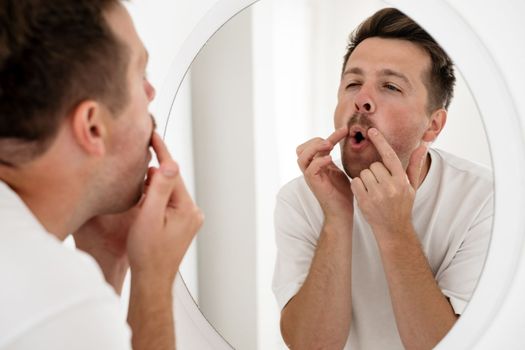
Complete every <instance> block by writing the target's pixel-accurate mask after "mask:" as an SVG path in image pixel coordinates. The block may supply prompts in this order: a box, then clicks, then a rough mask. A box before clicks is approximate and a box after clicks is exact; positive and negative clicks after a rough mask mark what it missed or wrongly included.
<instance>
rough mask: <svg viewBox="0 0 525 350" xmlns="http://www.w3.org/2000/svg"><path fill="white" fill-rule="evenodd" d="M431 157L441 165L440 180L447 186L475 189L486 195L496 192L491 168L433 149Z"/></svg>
mask: <svg viewBox="0 0 525 350" xmlns="http://www.w3.org/2000/svg"><path fill="white" fill-rule="evenodd" d="M431 156H432V161H433V162H434V161H437V162H438V163H439V166H438V167H439V169H440V173H441V174H440V178H441V179H442V181H445V184H446V185H447V186H453V187H454V186H455V187H458V188H459V189H461V188H464V189H469V188H472V187H475V188H477V189H479V190H482V191H483V192H485V193H492V192H493V191H494V189H493V188H494V176H493V172H492V170H491V169H490V168H489V167H487V166H485V165H482V164H479V163H476V162H473V161H470V160H467V159H464V158H461V157H458V156H456V155H453V154H451V153H448V152H445V151H443V150H440V149H431Z"/></svg>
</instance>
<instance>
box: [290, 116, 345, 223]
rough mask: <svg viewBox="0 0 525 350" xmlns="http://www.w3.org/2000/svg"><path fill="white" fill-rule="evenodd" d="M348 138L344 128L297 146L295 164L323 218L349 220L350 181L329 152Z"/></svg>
mask: <svg viewBox="0 0 525 350" xmlns="http://www.w3.org/2000/svg"><path fill="white" fill-rule="evenodd" d="M347 135H348V128H347V127H346V126H345V127H342V128H339V129H337V130H335V131H334V132H333V133H332V134H331V135H330V136H328V138H327V139H326V140H325V139H322V138H315V139H312V140H309V141H307V142H305V143H303V144H302V145H300V146H299V147H297V151H296V152H297V163H298V164H299V167H300V168H301V171H302V172H303V174H304V177H305V180H306V182H307V184H308V186H309V187H310V189H311V190H312V192H313V193H314V195H315V197H316V198H317V200H318V201H319V204H320V205H321V208H322V210H323V212H324V215H325V218H326V219H327V220H329V219H341V218H350V219H352V218H353V196H352V191H351V188H350V181H349V179H348V177H347V176H346V174H345V173H344V172H343V171H341V169H339V168H338V167H337V166H336V165H335V164H334V163H333V161H332V157H331V156H330V152H331V151H332V150H333V149H334V147H335V145H336V144H337V143H338V142H339V141H341V140H342V139H343V138H344V137H346V136H347Z"/></svg>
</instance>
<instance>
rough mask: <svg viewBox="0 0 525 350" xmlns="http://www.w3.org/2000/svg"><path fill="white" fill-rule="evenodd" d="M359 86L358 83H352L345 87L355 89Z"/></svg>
mask: <svg viewBox="0 0 525 350" xmlns="http://www.w3.org/2000/svg"><path fill="white" fill-rule="evenodd" d="M359 85H361V84H360V83H356V82H352V83H350V84H348V85H346V88H347V89H349V88H352V87H356V86H359Z"/></svg>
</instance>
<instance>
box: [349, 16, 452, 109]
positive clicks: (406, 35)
mask: <svg viewBox="0 0 525 350" xmlns="http://www.w3.org/2000/svg"><path fill="white" fill-rule="evenodd" d="M371 37H379V38H385V39H402V40H407V41H410V42H412V43H414V44H416V45H418V46H419V47H421V48H423V49H424V50H425V51H426V52H427V53H428V54H429V55H430V60H431V68H430V72H429V74H428V78H427V79H425V80H426V81H425V85H426V87H427V91H428V97H429V98H428V104H427V109H428V111H429V113H431V112H433V111H434V110H436V109H438V108H445V109H447V108H448V106H449V105H450V101H451V100H452V97H453V95H454V83H455V81H456V78H455V76H454V67H453V63H452V60H451V59H450V57H448V55H447V54H446V52H445V51H444V50H443V49H442V48H441V46H439V44H438V43H437V42H436V41H435V40H434V39H433V38H432V37H431V36H430V35H429V34H428V33H427V32H426V31H425V30H424V29H423V28H421V27H420V26H419V25H418V24H417V23H416V22H414V21H413V20H412V19H411V18H409V17H408V16H406V15H405V14H404V13H402V12H401V11H399V10H397V9H394V8H384V9H382V10H379V11H378V12H376V13H375V14H374V15H372V16H371V17H369V18H368V19H366V20H365V21H364V22H363V23H361V25H360V26H359V27H358V28H357V29H356V30H355V31H354V32H352V34H351V35H350V39H349V42H348V46H347V48H346V50H347V51H346V54H345V56H344V63H343V72H344V69H345V67H346V63H347V61H348V59H349V58H350V55H351V54H352V52H353V51H354V49H355V48H356V47H357V45H359V44H360V43H361V42H362V41H363V40H365V39H368V38H371Z"/></svg>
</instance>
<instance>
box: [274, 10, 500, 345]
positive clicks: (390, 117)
mask: <svg viewBox="0 0 525 350" xmlns="http://www.w3.org/2000/svg"><path fill="white" fill-rule="evenodd" d="M454 82H455V78H454V73H453V67H452V62H451V60H450V59H449V57H448V56H447V55H446V53H445V52H444V51H443V50H442V49H441V48H440V47H439V45H438V44H437V43H436V42H435V41H434V40H433V39H432V38H431V37H430V36H429V35H428V34H427V33H426V32H425V31H424V30H423V29H422V28H421V27H419V26H418V25H417V24H416V23H415V22H413V21H412V20H411V19H409V18H408V17H406V16H405V15H404V14H402V13H401V12H399V11H398V10H395V9H383V10H380V11H378V12H377V13H376V14H374V15H373V16H372V17H370V18H368V19H367V20H366V21H365V22H363V23H362V24H361V26H360V27H359V28H358V29H357V30H356V31H355V32H354V33H353V35H352V37H351V40H350V43H349V46H348V50H347V54H346V55H345V59H344V64H343V72H342V75H341V83H340V87H339V91H338V104H337V107H336V110H335V117H334V124H335V128H336V130H335V131H334V132H333V134H332V135H330V136H329V137H328V138H327V139H322V138H316V139H312V140H310V141H308V142H306V143H304V144H302V145H300V146H299V147H298V148H297V156H298V164H299V167H300V168H301V170H302V172H303V174H304V176H303V177H301V178H298V179H295V180H293V181H292V182H290V183H288V184H287V185H286V186H284V187H283V188H282V190H281V191H280V193H279V195H278V198H277V206H276V211H275V225H276V234H277V246H278V257H277V263H276V267H275V275H274V283H273V289H274V292H275V294H276V298H277V301H278V303H279V306H280V307H281V308H282V313H281V332H282V335H283V338H284V340H285V341H286V343H287V344H288V345H289V346H290V348H292V349H321V348H322V349H342V348H345V349H367V350H368V349H403V348H406V349H431V348H432V347H434V346H435V345H436V344H437V343H438V342H439V341H440V340H441V339H442V338H443V337H444V336H445V334H446V333H447V332H448V331H449V330H450V328H451V327H452V326H453V325H454V323H455V322H456V320H457V319H458V317H459V315H461V313H462V312H463V311H464V309H465V306H466V304H467V303H468V301H469V299H470V297H471V295H472V292H473V290H474V287H475V285H476V282H477V280H478V277H479V275H480V273H481V269H482V265H483V261H484V259H485V254H486V250H487V247H488V241H489V236H490V229H491V224H492V216H493V187H492V177H491V173H490V171H489V170H487V169H485V168H482V167H480V166H478V165H475V164H473V163H471V162H468V161H466V160H463V159H459V158H457V157H455V156H453V155H451V154H448V153H446V152H443V151H440V150H435V149H428V144H429V143H431V142H433V141H434V140H435V139H436V138H437V137H438V135H439V133H440V132H441V131H442V129H443V127H444V125H445V122H446V118H447V108H448V106H449V103H450V100H451V98H452V94H453V85H454ZM337 143H340V147H341V154H342V160H341V163H342V164H341V167H342V169H344V172H343V170H342V169H341V167H340V166H338V165H336V164H335V163H334V162H333V161H332V159H331V157H330V155H329V153H330V152H331V151H332V150H333V148H334V147H335V145H336V144H337Z"/></svg>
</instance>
